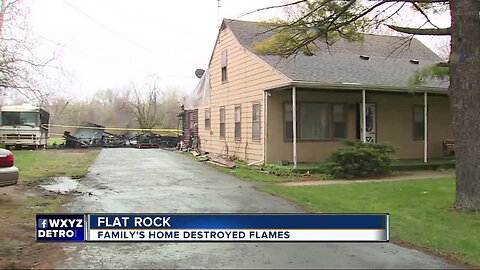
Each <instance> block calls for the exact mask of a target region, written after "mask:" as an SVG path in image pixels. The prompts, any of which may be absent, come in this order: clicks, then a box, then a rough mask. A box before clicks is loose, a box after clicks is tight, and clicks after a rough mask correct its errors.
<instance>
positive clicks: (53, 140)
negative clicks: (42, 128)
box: [47, 137, 65, 146]
mask: <svg viewBox="0 0 480 270" xmlns="http://www.w3.org/2000/svg"><path fill="white" fill-rule="evenodd" d="M64 142H65V138H63V137H58V138H49V139H48V142H47V144H48V145H49V146H52V145H53V144H54V143H55V144H57V145H59V144H62V143H64Z"/></svg>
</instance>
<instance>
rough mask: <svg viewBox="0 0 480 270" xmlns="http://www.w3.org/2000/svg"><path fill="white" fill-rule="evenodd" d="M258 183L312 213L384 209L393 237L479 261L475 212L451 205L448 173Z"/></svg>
mask: <svg viewBox="0 0 480 270" xmlns="http://www.w3.org/2000/svg"><path fill="white" fill-rule="evenodd" d="M261 188H262V189H263V190H266V191H268V192H271V193H274V194H278V195H280V196H284V197H287V198H289V199H292V200H294V201H297V202H298V203H300V204H302V205H304V206H305V207H306V208H308V209H309V210H312V211H316V212H339V213H369V212H371V213H374V212H378V213H390V221H391V238H392V239H393V240H401V241H404V242H407V243H412V244H414V245H416V246H419V247H422V248H427V249H429V250H431V251H433V252H435V253H439V254H443V255H447V256H453V257H455V258H458V259H460V260H462V261H465V262H468V263H472V264H476V265H480V212H475V213H462V212H456V211H454V210H452V209H451V206H452V204H453V201H454V196H455V192H454V190H455V182H454V179H453V178H443V179H425V180H408V181H395V182H382V183H360V184H348V185H325V186H273V185H268V186H264V187H261Z"/></svg>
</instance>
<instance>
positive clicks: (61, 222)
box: [38, 218, 83, 229]
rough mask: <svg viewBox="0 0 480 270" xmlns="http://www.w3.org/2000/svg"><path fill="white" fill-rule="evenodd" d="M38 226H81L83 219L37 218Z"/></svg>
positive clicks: (42, 227) (43, 227) (44, 227)
mask: <svg viewBox="0 0 480 270" xmlns="http://www.w3.org/2000/svg"><path fill="white" fill-rule="evenodd" d="M38 227H39V228H41V229H46V228H83V219H80V218H76V219H57V218H49V219H46V218H45V219H43V218H41V219H39V220H38Z"/></svg>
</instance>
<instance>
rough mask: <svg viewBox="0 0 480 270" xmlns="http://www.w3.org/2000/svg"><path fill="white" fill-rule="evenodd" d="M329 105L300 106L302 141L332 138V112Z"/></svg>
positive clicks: (311, 104) (312, 104)
mask: <svg viewBox="0 0 480 270" xmlns="http://www.w3.org/2000/svg"><path fill="white" fill-rule="evenodd" d="M330 108H331V106H330V105H329V104H317V103H304V104H301V105H300V116H301V117H300V119H301V120H300V125H301V128H300V130H301V132H300V138H301V139H327V138H331V137H332V127H331V122H330V121H331V118H332V112H331V110H330Z"/></svg>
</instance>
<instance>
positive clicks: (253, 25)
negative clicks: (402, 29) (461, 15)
mask: <svg viewBox="0 0 480 270" xmlns="http://www.w3.org/2000/svg"><path fill="white" fill-rule="evenodd" d="M225 23H226V25H227V27H229V28H230V29H231V30H232V32H233V34H234V35H235V37H236V38H237V39H238V41H239V42H240V44H241V45H242V46H244V47H245V48H247V49H249V50H250V51H251V52H253V53H255V54H257V55H258V56H259V57H260V58H262V59H263V60H264V61H266V62H267V63H268V64H270V65H271V66H273V67H274V68H276V69H277V70H279V71H280V72H282V73H283V74H284V75H286V76H287V77H289V78H290V79H291V80H293V81H307V82H322V83H356V84H365V85H382V86H393V87H401V88H405V87H407V86H408V81H409V78H410V77H411V76H412V75H413V74H414V72H415V71H416V70H418V69H420V68H422V67H424V66H427V65H432V64H435V63H438V62H440V61H441V60H442V59H441V58H440V57H438V56H437V55H436V54H435V53H434V52H433V51H431V50H430V49H429V48H428V47H427V46H425V45H424V44H423V43H422V42H420V41H419V40H417V39H415V38H414V39H412V40H411V42H410V43H409V45H407V46H405V42H406V39H405V37H396V36H385V35H372V34H365V35H364V38H363V40H362V41H348V40H345V39H340V40H338V41H337V42H335V43H334V44H333V45H331V46H330V47H329V48H327V46H326V45H320V50H318V51H315V55H313V56H308V55H305V54H303V53H298V54H297V55H295V56H294V57H290V58H288V59H282V58H280V56H277V55H261V54H258V53H257V52H256V50H255V44H256V43H257V42H260V41H263V40H265V39H268V38H269V37H270V36H271V35H272V34H273V33H272V31H268V32H267V33H265V31H266V30H267V28H266V27H265V26H261V25H259V24H258V23H257V22H248V21H239V20H229V19H225ZM402 44H403V46H402ZM360 55H366V56H369V57H370V58H369V60H363V59H361V58H360ZM411 59H415V60H419V64H412V63H410V60H411ZM425 85H426V86H430V87H447V86H448V82H440V81H429V82H427V83H426V84H425Z"/></svg>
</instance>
